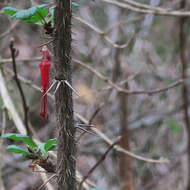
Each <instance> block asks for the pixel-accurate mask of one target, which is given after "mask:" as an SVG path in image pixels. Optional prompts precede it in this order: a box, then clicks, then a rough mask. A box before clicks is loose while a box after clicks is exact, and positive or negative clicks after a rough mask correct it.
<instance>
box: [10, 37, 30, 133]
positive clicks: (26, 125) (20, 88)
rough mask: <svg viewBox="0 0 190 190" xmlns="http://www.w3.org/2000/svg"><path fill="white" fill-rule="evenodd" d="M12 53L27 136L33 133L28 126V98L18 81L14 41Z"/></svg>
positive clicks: (11, 46)
mask: <svg viewBox="0 0 190 190" xmlns="http://www.w3.org/2000/svg"><path fill="white" fill-rule="evenodd" d="M9 48H10V51H11V57H12V65H13V71H14V80H15V82H16V84H17V87H18V90H19V92H20V96H21V99H22V104H23V110H24V124H25V127H26V131H27V135H29V136H30V135H31V131H30V128H29V124H28V106H27V104H26V98H25V95H24V92H23V89H22V86H21V84H20V81H19V79H18V75H17V67H16V61H15V54H16V49H15V48H14V40H11V42H10V45H9Z"/></svg>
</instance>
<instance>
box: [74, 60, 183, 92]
mask: <svg viewBox="0 0 190 190" xmlns="http://www.w3.org/2000/svg"><path fill="white" fill-rule="evenodd" d="M73 61H74V62H76V63H78V64H80V65H81V66H83V67H85V68H86V69H88V70H89V71H90V72H92V73H93V74H94V75H96V76H97V77H98V78H100V79H102V80H103V81H104V82H106V83H108V84H109V85H110V86H111V87H112V88H114V89H116V90H117V91H118V92H124V93H126V94H129V95H130V94H147V95H153V94H157V93H160V92H164V91H167V90H169V89H171V88H174V87H176V86H179V85H181V84H182V83H184V81H185V80H187V78H184V79H183V78H182V79H179V80H177V81H176V82H174V83H172V84H170V85H169V86H166V87H163V88H157V89H153V90H139V91H132V90H131V91H130V90H126V89H124V88H122V87H120V86H118V85H117V84H116V83H113V82H112V81H111V80H110V79H109V78H107V77H105V76H104V75H102V74H101V73H100V72H99V71H97V70H96V69H94V68H93V67H91V66H90V65H87V64H85V63H83V62H82V61H80V60H77V59H73Z"/></svg>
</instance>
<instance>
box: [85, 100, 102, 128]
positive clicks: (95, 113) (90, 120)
mask: <svg viewBox="0 0 190 190" xmlns="http://www.w3.org/2000/svg"><path fill="white" fill-rule="evenodd" d="M103 106H104V103H101V104H100V105H99V106H98V107H97V109H96V110H95V111H94V113H93V114H92V116H91V117H90V119H89V122H88V125H91V124H92V121H93V120H94V118H95V117H96V115H97V114H98V113H99V111H100V110H101V109H102V107H103Z"/></svg>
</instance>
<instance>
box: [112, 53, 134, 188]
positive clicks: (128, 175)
mask: <svg viewBox="0 0 190 190" xmlns="http://www.w3.org/2000/svg"><path fill="white" fill-rule="evenodd" d="M119 54H120V53H119V50H116V53H115V65H114V70H113V81H114V82H115V81H116V80H117V79H118V78H119V76H120V75H121V73H122V72H121V70H122V69H121V65H120V60H119ZM125 88H126V89H128V84H127V83H126V84H125ZM118 97H119V108H118V109H119V117H120V136H121V140H120V146H121V147H122V148H124V149H126V150H129V151H130V135H129V130H128V116H129V113H128V98H129V97H128V95H127V94H126V93H123V92H120V93H119V95H118ZM119 176H120V190H134V172H133V160H132V158H131V157H130V156H127V155H126V154H123V153H120V154H119Z"/></svg>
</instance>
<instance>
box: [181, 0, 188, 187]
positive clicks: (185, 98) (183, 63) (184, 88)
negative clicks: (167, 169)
mask: <svg viewBox="0 0 190 190" xmlns="http://www.w3.org/2000/svg"><path fill="white" fill-rule="evenodd" d="M185 6H186V1H185V0H181V3H180V9H184V8H185ZM185 21H186V18H185V17H182V18H180V19H179V53H180V61H181V66H182V73H181V77H182V78H183V79H185V78H187V62H186V59H185V49H186V47H185V46H186V43H185V42H186V36H185V35H186V34H185V32H184V25H185ZM181 90H182V98H183V112H184V123H185V127H186V130H187V136H188V139H187V140H188V143H187V154H188V155H187V156H188V182H187V190H190V148H189V147H190V120H189V115H188V105H189V101H188V87H187V84H186V83H183V84H182V89H181Z"/></svg>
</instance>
